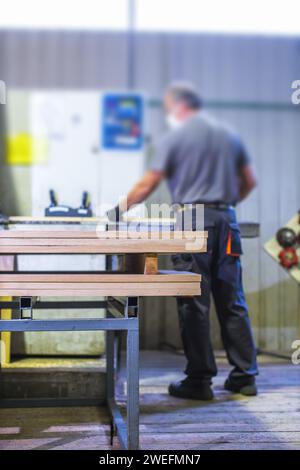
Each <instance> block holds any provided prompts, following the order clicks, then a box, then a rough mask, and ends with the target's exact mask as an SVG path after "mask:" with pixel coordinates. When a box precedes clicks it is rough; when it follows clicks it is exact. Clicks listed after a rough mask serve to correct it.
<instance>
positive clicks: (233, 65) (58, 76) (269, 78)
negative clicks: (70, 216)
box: [0, 31, 300, 350]
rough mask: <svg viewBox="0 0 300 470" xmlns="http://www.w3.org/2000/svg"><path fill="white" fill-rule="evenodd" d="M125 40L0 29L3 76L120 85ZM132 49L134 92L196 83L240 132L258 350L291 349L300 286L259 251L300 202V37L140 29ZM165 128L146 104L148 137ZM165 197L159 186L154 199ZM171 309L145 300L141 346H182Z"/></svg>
mask: <svg viewBox="0 0 300 470" xmlns="http://www.w3.org/2000/svg"><path fill="white" fill-rule="evenodd" d="M127 45H128V42H127V36H126V34H125V33H96V32H93V33H89V32H22V31H0V79H2V80H5V81H6V83H7V86H9V87H21V88H24V87H28V88H31V87H35V88H36V87H47V88H49V87H59V88H64V87H66V88H115V87H117V88H125V87H126V85H127V79H128V75H129V74H128V61H127V57H128V48H127ZM134 52H135V55H134V59H135V60H134V62H133V65H134V70H133V78H134V86H135V88H137V89H140V90H144V91H146V93H147V94H148V96H149V98H154V99H156V98H159V97H160V95H161V93H162V90H163V89H164V87H165V86H166V85H167V83H168V82H169V81H170V80H173V79H180V78H181V79H183V78H184V79H188V80H192V81H193V82H195V83H196V85H197V86H198V87H199V89H200V90H201V91H202V94H203V96H204V98H205V99H206V100H207V101H208V102H210V105H211V106H213V108H214V109H213V110H212V111H213V112H214V113H215V115H217V116H218V117H220V118H222V119H225V120H226V121H228V122H230V123H232V124H233V125H234V126H235V127H236V128H237V129H238V130H239V131H240V133H241V134H242V136H243V138H244V140H245V142H246V145H247V147H248V148H249V151H250V153H251V155H252V157H253V160H254V163H255V166H256V169H257V173H258V177H259V181H260V184H259V187H258V189H257V190H256V191H255V192H254V193H253V195H251V197H250V198H249V199H248V200H247V201H246V202H244V203H243V204H242V205H241V207H240V208H239V215H240V218H242V219H243V220H246V219H247V220H253V221H259V222H260V223H261V238H260V239H259V240H249V241H247V242H245V243H244V251H245V256H244V268H245V269H244V272H245V285H246V290H247V294H248V300H249V304H250V308H251V316H252V319H253V325H254V328H255V334H256V338H257V340H258V345H259V346H260V347H262V348H268V349H273V350H278V349H279V350H289V349H290V346H291V342H292V341H293V340H294V339H296V338H297V337H299V335H300V332H299V323H300V320H299V317H300V290H299V287H298V286H297V285H296V284H295V283H294V282H293V281H291V280H290V279H289V278H288V276H287V275H285V274H284V272H283V271H282V270H281V269H280V268H279V267H277V266H276V264H275V263H274V262H273V261H272V260H271V259H269V258H268V257H267V255H266V254H265V253H264V252H263V251H262V248H261V247H262V244H263V243H264V242H265V241H266V240H268V239H269V238H270V237H271V236H273V235H274V233H275V232H276V230H277V229H278V227H280V226H281V225H283V224H284V223H285V222H286V221H287V220H288V219H289V218H290V217H291V216H292V215H293V214H294V213H295V212H296V211H297V210H298V209H299V208H300V184H299V180H300V155H299V141H300V134H299V129H300V127H299V124H300V114H299V108H296V107H295V106H294V107H293V106H291V105H290V96H291V83H292V81H293V80H295V79H299V78H300V41H299V39H293V38H270V37H257V38H256V37H234V36H232V37H230V36H214V35H206V36H203V35H196V34H189V35H184V34H150V33H147V34H146V33H145V34H139V35H137V36H136V39H135V44H134ZM162 129H163V116H162V112H161V110H160V109H159V107H152V108H150V109H149V110H148V132H149V134H150V135H151V137H152V138H155V137H156V136H157V135H158V134H159V133H160V132H161V131H162ZM165 194H166V193H165V189H164V188H161V189H160V190H159V191H158V192H157V193H156V194H155V195H154V196H153V197H154V199H161V198H163V197H165ZM173 310H175V305H174V304H170V303H169V302H167V304H166V302H165V301H162V300H153V301H151V302H148V304H147V311H146V312H145V315H144V318H143V320H142V322H143V326H142V345H143V346H144V347H148V348H149V347H151V348H155V347H157V346H158V345H159V344H161V343H163V342H169V343H172V344H174V345H175V346H179V345H180V342H179V335H178V328H177V323H176V322H175V321H174V311H173ZM215 344H216V345H218V339H217V336H216V338H215Z"/></svg>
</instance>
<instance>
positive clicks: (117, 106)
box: [101, 93, 144, 150]
mask: <svg viewBox="0 0 300 470" xmlns="http://www.w3.org/2000/svg"><path fill="white" fill-rule="evenodd" d="M101 106H102V109H103V127H102V146H103V148H104V149H107V150H140V149H142V147H143V144H144V135H143V119H144V117H143V114H144V102H143V97H142V96H141V95H137V94H130V93H128V94H125V93H108V94H106V95H104V96H103V99H102V100H101Z"/></svg>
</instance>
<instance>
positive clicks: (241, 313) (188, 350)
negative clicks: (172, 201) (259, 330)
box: [172, 208, 258, 383]
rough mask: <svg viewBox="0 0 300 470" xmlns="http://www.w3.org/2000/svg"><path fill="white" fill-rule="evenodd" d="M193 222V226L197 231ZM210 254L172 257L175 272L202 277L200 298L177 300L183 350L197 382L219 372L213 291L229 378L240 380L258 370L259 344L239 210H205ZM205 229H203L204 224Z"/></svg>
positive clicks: (189, 374) (251, 375) (245, 379)
mask: <svg viewBox="0 0 300 470" xmlns="http://www.w3.org/2000/svg"><path fill="white" fill-rule="evenodd" d="M196 222H197V221H195V220H193V227H192V228H193V230H195V229H199V227H197V226H195V223H196ZM204 224H205V230H207V232H208V247H207V253H197V254H177V255H174V256H173V257H172V261H173V264H174V267H175V269H176V270H179V271H190V272H195V273H199V274H201V275H202V281H201V296H196V297H183V298H178V300H177V303H178V313H179V323H180V330H181V336H182V341H183V347H184V352H185V355H186V358H187V367H186V370H185V373H186V374H187V375H188V376H189V377H190V378H191V379H195V380H201V381H209V382H211V378H212V377H213V376H215V375H216V374H217V366H216V362H215V358H214V353H213V349H212V344H211V339H210V323H209V311H210V303H211V294H212V297H213V299H214V302H215V307H216V312H217V316H218V319H219V323H220V327H221V336H222V341H223V344H224V348H225V350H226V354H227V358H228V361H229V363H230V364H231V365H232V366H233V369H232V371H231V373H230V378H232V379H234V380H235V381H238V382H240V383H243V382H247V381H249V378H250V377H253V376H254V375H256V374H257V373H258V370H257V364H256V347H255V343H254V339H253V335H252V331H251V325H250V319H249V315H248V307H247V303H246V299H245V295H244V290H243V284H242V268H241V260H240V255H241V254H242V247H241V237H240V230H239V226H238V224H237V221H236V215H235V210H234V209H233V208H230V209H224V210H220V209H214V208H205V210H204ZM202 228H203V227H202Z"/></svg>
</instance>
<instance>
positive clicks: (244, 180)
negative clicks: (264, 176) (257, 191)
mask: <svg viewBox="0 0 300 470" xmlns="http://www.w3.org/2000/svg"><path fill="white" fill-rule="evenodd" d="M239 176H240V195H239V201H243V199H245V198H246V197H247V196H248V195H249V194H250V193H251V191H252V190H253V189H254V188H255V186H256V185H257V180H256V177H255V174H254V171H253V168H252V166H251V165H249V164H248V165H243V166H242V167H241V168H240V174H239Z"/></svg>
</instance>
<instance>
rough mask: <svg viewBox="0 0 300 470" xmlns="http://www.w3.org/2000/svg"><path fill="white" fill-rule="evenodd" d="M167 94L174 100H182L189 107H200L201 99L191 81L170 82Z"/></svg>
mask: <svg viewBox="0 0 300 470" xmlns="http://www.w3.org/2000/svg"><path fill="white" fill-rule="evenodd" d="M167 94H168V95H170V96H171V97H172V98H173V100H174V101H178V102H180V101H183V102H184V103H185V104H186V105H187V106H188V107H189V108H191V109H200V108H201V107H202V99H201V97H200V95H199V93H198V92H197V90H196V88H195V87H194V86H193V85H192V84H191V83H186V82H175V83H171V85H169V86H168V88H167Z"/></svg>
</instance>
